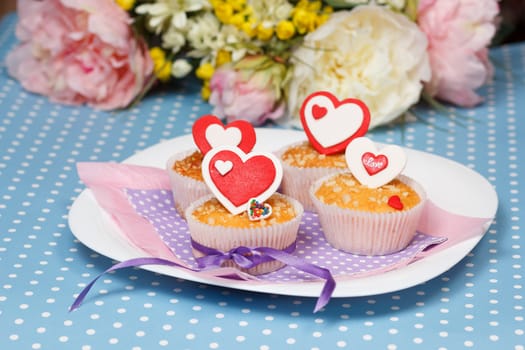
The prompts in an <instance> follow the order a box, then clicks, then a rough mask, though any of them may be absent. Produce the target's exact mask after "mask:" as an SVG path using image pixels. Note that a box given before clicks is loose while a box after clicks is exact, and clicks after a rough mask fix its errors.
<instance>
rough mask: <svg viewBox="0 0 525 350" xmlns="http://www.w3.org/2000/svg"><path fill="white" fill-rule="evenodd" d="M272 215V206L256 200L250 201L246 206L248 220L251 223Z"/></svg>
mask: <svg viewBox="0 0 525 350" xmlns="http://www.w3.org/2000/svg"><path fill="white" fill-rule="evenodd" d="M270 215H272V206H271V205H270V204H268V203H264V202H263V203H261V202H259V201H258V200H257V198H252V199H250V202H249V204H248V218H249V219H250V220H251V221H258V220H262V219H266V218H268V217H269V216H270Z"/></svg>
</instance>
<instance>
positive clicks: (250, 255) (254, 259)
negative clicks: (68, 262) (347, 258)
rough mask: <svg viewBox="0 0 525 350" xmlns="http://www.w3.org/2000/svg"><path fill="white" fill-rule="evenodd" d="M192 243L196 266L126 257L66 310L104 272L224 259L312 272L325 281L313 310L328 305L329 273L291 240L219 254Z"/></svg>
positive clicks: (205, 265) (332, 282)
mask: <svg viewBox="0 0 525 350" xmlns="http://www.w3.org/2000/svg"><path fill="white" fill-rule="evenodd" d="M192 246H193V247H194V248H195V249H197V250H200V251H201V252H202V253H204V254H206V255H205V256H203V257H201V258H198V259H197V263H198V264H199V267H200V269H197V270H196V269H191V268H188V267H186V266H183V265H180V264H178V263H176V262H173V261H170V260H166V259H161V258H153V257H146V258H135V259H129V260H125V261H122V262H120V263H117V264H115V265H113V266H112V267H110V268H109V269H107V270H106V271H104V272H102V273H101V274H99V275H98V276H97V277H95V278H94V279H93V280H92V281H91V282H90V283H89V284H88V285H87V286H86V287H84V289H83V290H82V291H81V292H80V294H79V295H78V296H77V298H76V299H75V301H74V302H73V304H72V305H71V307H70V308H69V310H70V311H73V310H75V309H77V308H79V307H80V305H81V304H82V302H83V301H84V299H85V297H86V296H87V294H88V293H89V291H90V290H91V288H92V287H93V285H94V284H95V282H96V281H97V280H98V279H99V278H100V277H102V276H103V275H104V274H106V273H108V272H111V271H115V270H119V269H123V268H127V267H137V266H144V265H164V266H175V267H179V268H184V269H187V270H190V271H193V272H199V271H203V270H206V269H210V268H214V267H215V268H216V267H220V266H221V264H222V263H223V262H224V261H226V260H233V261H235V263H237V264H238V265H239V266H240V267H243V268H251V267H254V266H257V265H258V264H260V263H263V262H267V261H271V260H278V261H280V262H282V263H284V264H286V265H289V266H292V267H295V268H296V269H298V270H301V271H304V272H306V273H309V274H312V275H314V276H317V277H320V278H322V279H324V280H325V284H324V286H323V289H322V291H321V295H320V296H319V298H318V299H317V303H316V304H315V309H314V313H315V312H317V311H319V310H320V309H321V308H322V307H324V306H325V305H326V304H328V301H329V300H330V297H331V296H332V293H333V291H334V289H335V280H334V278H333V276H332V274H331V273H330V270H328V269H325V268H322V267H319V266H316V265H312V264H309V263H307V262H305V261H304V260H303V259H301V258H298V257H296V256H294V255H291V254H290V253H291V252H293V251H294V250H295V242H294V243H293V244H291V245H290V246H289V247H287V248H285V249H284V250H277V249H273V248H268V247H260V248H248V247H238V248H235V249H232V250H230V251H229V252H226V253H223V252H221V251H219V250H216V249H212V248H208V247H205V246H203V245H201V244H199V243H197V242H194V241H192Z"/></svg>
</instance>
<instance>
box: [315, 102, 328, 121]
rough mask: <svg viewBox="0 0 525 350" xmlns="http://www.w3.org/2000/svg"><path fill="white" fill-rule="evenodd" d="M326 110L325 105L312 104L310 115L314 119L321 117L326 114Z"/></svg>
mask: <svg viewBox="0 0 525 350" xmlns="http://www.w3.org/2000/svg"><path fill="white" fill-rule="evenodd" d="M326 112H327V110H326V108H325V107H321V106H319V105H314V106H313V107H312V115H313V117H314V119H321V118H322V117H324V116H325V115H326Z"/></svg>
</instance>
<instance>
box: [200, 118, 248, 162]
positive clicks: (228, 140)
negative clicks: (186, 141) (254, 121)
mask: <svg viewBox="0 0 525 350" xmlns="http://www.w3.org/2000/svg"><path fill="white" fill-rule="evenodd" d="M192 134H193V141H194V142H195V145H196V146H197V148H198V149H199V150H200V151H201V153H202V154H206V153H207V152H208V151H209V150H210V149H212V148H215V147H220V146H235V147H239V148H240V149H241V150H243V151H244V152H250V151H251V150H252V149H253V147H254V146H255V142H256V136H255V129H254V128H253V125H251V124H250V123H249V122H248V121H246V120H235V121H233V122H231V123H229V124H227V125H226V126H224V125H223V124H222V122H221V120H220V119H219V118H217V117H216V116H214V115H205V116H202V117H200V118H199V119H197V121H195V123H194V124H193V127H192Z"/></svg>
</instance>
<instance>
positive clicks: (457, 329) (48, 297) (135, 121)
mask: <svg viewBox="0 0 525 350" xmlns="http://www.w3.org/2000/svg"><path fill="white" fill-rule="evenodd" d="M15 22H16V17H15V16H14V15H11V16H8V17H5V18H4V19H3V20H2V21H1V22H0V60H2V62H3V58H4V57H5V55H6V54H7V52H8V51H9V50H10V48H11V47H13V45H14V44H15V36H14V27H15ZM490 56H491V59H492V61H493V63H494V66H495V68H496V72H495V76H494V78H493V80H492V81H490V82H489V84H488V85H486V86H485V87H484V88H482V89H481V90H480V93H481V94H482V95H483V96H484V97H485V103H484V104H483V105H481V106H479V107H476V108H472V109H456V108H452V107H448V106H447V107H446V111H445V112H442V111H440V112H438V111H435V110H432V109H430V108H428V107H426V106H418V107H417V108H416V109H415V111H414V114H415V115H416V116H417V118H414V120H413V121H410V122H408V123H406V124H404V125H400V124H397V125H391V126H388V127H383V128H379V129H374V130H372V131H371V132H370V136H371V137H372V138H373V139H374V140H377V141H379V142H387V143H396V144H401V145H403V146H405V147H408V148H413V149H417V150H421V151H425V152H430V153H433V154H436V155H439V156H442V157H446V158H449V159H452V160H454V161H456V162H459V163H461V164H464V165H465V166H467V167H469V168H472V169H473V170H475V171H476V172H478V173H480V174H481V175H483V176H484V177H485V178H486V179H488V181H489V182H490V184H491V185H493V187H494V188H495V189H496V191H497V193H498V199H499V207H498V211H497V215H496V218H495V220H494V223H493V224H492V225H491V226H490V228H489V229H488V231H487V233H486V235H485V236H484V237H483V239H482V240H481V241H480V242H479V243H478V244H477V245H476V246H475V247H474V249H473V250H472V251H471V252H470V253H468V254H466V256H465V257H464V258H463V259H461V260H460V261H459V263H457V264H456V265H455V266H453V267H452V268H451V269H449V270H447V271H445V272H443V273H441V274H439V275H438V276H436V277H434V278H432V279H430V280H429V281H427V282H425V283H422V284H418V285H416V286H413V287H410V288H407V289H403V290H400V291H397V292H391V293H386V294H380V295H367V296H360V297H348V298H344V297H343V298H333V299H332V300H331V301H330V303H329V304H328V305H327V306H326V307H325V308H323V309H322V310H320V311H319V312H317V313H312V308H313V305H314V304H315V298H311V297H300V296H285V295H277V294H271V293H259V292H251V291H242V290H237V289H231V288H227V287H219V286H212V285H208V284H205V283H199V282H191V281H187V280H184V279H180V278H175V277H169V276H165V275H162V274H158V273H154V272H151V271H147V270H143V269H139V268H128V269H122V270H118V271H115V272H112V273H109V274H106V275H103V276H102V278H101V279H100V280H99V281H98V282H97V284H95V286H94V287H93V289H92V290H91V292H90V294H89V295H88V296H87V297H86V300H85V302H84V304H83V305H82V306H81V307H80V308H79V309H77V310H75V311H73V312H69V310H68V309H69V306H70V305H71V304H72V302H73V301H74V299H75V297H76V296H77V295H78V293H79V292H80V291H81V290H82V288H83V287H84V286H86V284H87V283H89V282H90V281H91V280H92V279H93V278H95V277H96V276H97V275H98V274H100V273H102V272H103V271H105V270H106V269H108V268H109V267H111V266H112V265H113V264H115V263H116V261H113V260H112V259H110V258H107V257H105V256H103V255H101V254H99V253H97V252H95V251H94V250H91V249H90V248H88V247H87V246H85V245H84V244H83V243H81V242H80V241H78V240H77V239H76V238H75V236H74V235H73V233H72V232H71V230H70V228H69V226H68V213H69V209H70V208H71V206H72V204H73V202H74V200H75V199H76V198H77V196H79V194H80V193H81V192H82V191H83V190H84V189H85V186H84V185H83V184H82V183H81V182H80V180H79V178H78V175H77V173H76V163H77V162H85V161H100V162H109V161H114V162H120V161H123V160H124V159H126V158H128V157H129V156H132V155H133V154H136V153H137V152H140V151H141V150H143V149H144V148H146V147H148V146H151V145H155V144H157V143H160V142H163V141H166V140H170V139H172V138H175V137H178V136H181V135H184V134H188V133H189V132H190V131H191V125H192V123H193V122H194V120H195V119H196V118H198V117H199V116H201V115H203V114H206V113H209V112H210V110H211V109H210V107H209V106H208V105H207V104H206V103H204V102H202V101H201V99H200V97H199V94H198V87H197V86H196V85H195V84H193V83H191V82H189V81H188V82H186V83H182V84H180V85H179V86H178V87H176V88H172V89H170V90H169V91H168V90H166V91H163V90H159V91H155V92H154V93H152V94H150V95H149V96H148V97H147V98H146V99H145V100H143V101H142V102H141V103H140V104H138V105H137V106H135V107H134V108H131V109H129V110H126V111H122V112H114V113H105V112H99V111H95V110H92V109H89V108H87V107H69V106H63V105H57V104H53V103H50V102H49V101H48V100H47V99H45V98H44V97H41V96H37V95H33V94H31V93H28V92H27V91H24V90H23V89H22V88H21V86H20V85H19V83H18V82H16V81H14V80H12V79H11V78H10V77H9V76H8V75H7V72H6V69H5V66H4V65H3V64H2V65H1V66H0V348H1V349H53V350H56V349H81V350H89V349H130V350H131V349H133V350H139V349H142V350H151V349H199V350H202V349H237V348H242V349H258V350H269V349H301V350H304V349H309V350H314V349H387V350H395V349H425V350H426V349H436V350H445V349H449V350H452V349H453V350H456V349H514V350H523V349H525V336H524V333H525V323H524V316H525V311H524V306H525V302H524V290H523V286H524V271H525V270H524V268H523V263H524V262H523V247H524V246H525V232H524V224H523V220H524V218H523V211H524V210H525V206H524V201H523V193H524V180H523V179H524V176H525V174H524V167H523V166H522V165H521V162H520V161H521V160H522V159H523V157H520V154H521V155H522V156H523V149H525V141H524V138H523V135H522V134H523V133H524V132H525V43H523V44H513V45H508V46H502V47H498V48H494V49H492V50H491V52H490Z"/></svg>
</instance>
